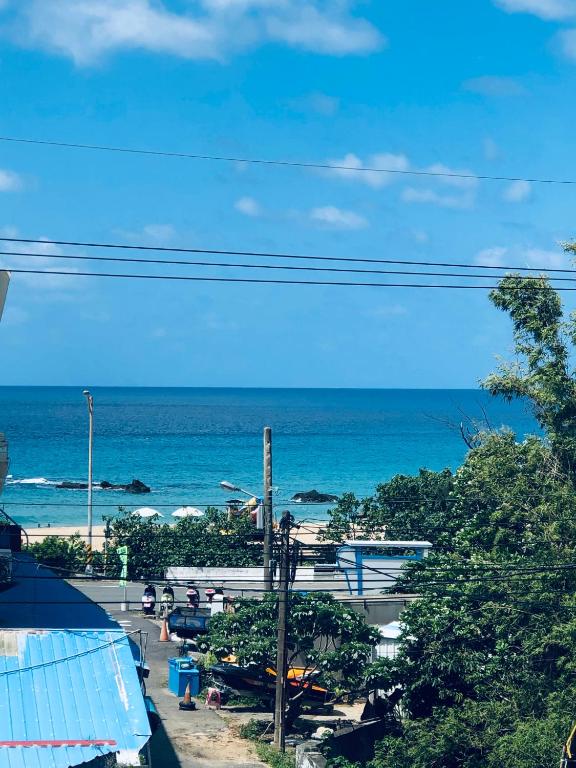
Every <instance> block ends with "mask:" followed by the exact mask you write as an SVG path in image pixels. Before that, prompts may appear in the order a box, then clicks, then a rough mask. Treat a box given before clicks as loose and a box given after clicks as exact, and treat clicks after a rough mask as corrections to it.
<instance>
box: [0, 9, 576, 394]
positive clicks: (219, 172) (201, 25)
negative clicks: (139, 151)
mask: <svg viewBox="0 0 576 768" xmlns="http://www.w3.org/2000/svg"><path fill="white" fill-rule="evenodd" d="M575 85H576V0H466V2H462V0H444V1H441V2H438V3H431V2H429V0H404V2H402V3H392V2H389V0H378V1H376V0H373V1H371V0H359V1H358V2H353V1H352V0H331V2H323V1H322V0H165V2H161V1H160V0H0V104H1V105H2V107H1V110H0V134H1V135H4V136H16V137H24V138H36V139H53V140H58V141H68V142H82V143H92V144H111V145H116V146H119V145H120V146H131V147H141V148H144V149H165V150H169V151H176V152H179V151H181V152H192V153H206V154H211V155H233V156H236V157H253V158H254V157H257V158H271V159H286V160H304V161H317V162H324V163H328V164H333V163H338V162H339V163H344V164H346V165H351V166H354V167H362V166H363V165H369V166H375V167H378V166H380V167H386V168H398V169H408V170H410V169H412V170H426V169H432V170H434V169H436V170H438V169H439V170H442V169H449V170H452V171H468V172H471V173H474V174H489V175H497V176H502V175H504V176H508V175H509V176H528V177H546V178H550V177H557V178H576V159H575V158H574V156H573V152H572V148H573V144H574V138H573V135H574V124H575V117H576V116H575V114H574V113H575V112H576V107H575V106H574V103H573V99H572V94H573V93H574V87H575ZM575 198H576V187H572V186H552V185H536V184H527V183H513V184H510V183H505V182H489V181H482V182H474V181H465V180H459V181H457V180H454V179H452V180H450V179H444V180H442V179H440V178H438V179H434V178H422V177H412V176H391V175H385V174H379V175H370V174H362V173H354V172H338V171H335V170H333V171H315V170H306V169H298V168H280V167H270V166H267V167H262V166H247V165H239V164H236V163H223V162H205V161H192V160H186V159H175V158H159V157H143V156H136V155H127V154H117V153H109V154H108V153H99V152H89V151H80V150H65V149H58V148H50V147H40V146H32V145H22V144H10V143H3V142H0V229H1V230H2V231H3V232H4V233H5V234H6V235H7V236H18V235H19V236H22V237H33V238H49V239H71V240H84V241H112V242H118V243H141V244H148V245H167V246H176V247H182V246H183V247H193V248H195V247H208V248H233V249H238V250H267V251H282V252H292V253H306V254H312V255H322V256H339V257H342V256H345V257H348V256H350V257H362V258H395V259H419V260H426V261H430V260H432V261H455V262H461V263H468V264H474V263H491V264H517V265H528V266H543V267H546V266H562V265H566V266H570V262H569V260H568V258H567V257H566V256H564V255H563V254H562V252H561V249H560V248H559V247H558V243H559V242H560V241H565V240H568V239H570V238H571V237H573V236H574V234H575V233H574V225H573V210H574V202H575ZM41 250H43V252H45V253H46V254H53V255H54V261H43V262H41V264H42V267H44V268H49V267H50V266H56V265H58V266H61V264H62V263H61V262H58V261H57V259H56V256H57V255H58V253H66V252H68V253H87V250H86V249H82V248H74V249H72V248H69V249H68V250H66V249H61V250H58V249H57V248H54V247H51V246H48V245H46V246H41ZM0 259H1V260H2V261H0V264H3V265H4V266H7V265H11V266H13V267H22V266H32V264H33V262H34V266H37V265H38V263H39V260H33V259H30V258H29V257H25V256H18V257H8V256H4V257H3V256H0ZM230 260H231V261H232V260H233V259H230ZM253 261H257V260H253ZM65 266H66V268H67V269H72V270H74V269H81V268H84V266H85V265H82V266H81V267H78V266H77V265H74V264H71V263H68V264H66V265H65ZM340 266H342V265H340ZM96 269H98V270H100V271H105V267H104V266H101V267H96ZM156 269H157V270H158V271H161V269H164V271H165V272H166V273H168V274H182V273H184V272H185V271H186V268H183V267H180V268H171V267H170V268H166V267H164V268H158V267H157V268H156ZM151 270H152V268H151V267H148V268H146V271H148V272H150V271H151ZM119 271H126V268H122V269H121V270H119ZM131 271H134V270H131ZM189 273H190V274H199V273H200V269H198V270H196V272H189ZM202 273H203V274H213V275H224V274H226V275H230V276H234V275H236V274H238V272H235V271H234V270H225V269H222V268H212V269H204V270H203V271H202ZM368 277H370V276H368ZM380 277H381V278H382V276H380ZM352 278H353V276H352ZM328 279H332V278H331V277H330V276H328ZM375 279H378V276H376V278H375ZM385 279H386V278H385V276H384V278H383V280H385ZM565 296H566V303H567V306H568V308H570V309H572V308H574V305H575V300H573V299H572V298H571V294H565ZM510 347H511V334H510V327H509V324H508V322H507V319H506V318H505V317H504V316H502V315H500V314H499V313H498V312H497V311H496V310H495V309H494V308H492V306H491V305H490V303H489V301H488V298H487V293H486V292H485V291H449V292H448V291H438V292H436V291H423V290H420V291H411V290H409V289H395V288H389V289H386V288H381V289H376V288H370V289H364V288H336V287H332V288H330V287H306V286H300V287H291V286H269V285H260V286H257V285H252V286H250V285H245V286H243V285H218V284H210V283H204V284H202V283H197V284H194V283H169V282H166V283H164V282H158V281H155V282H152V283H147V282H144V281H142V282H139V281H121V280H114V281H112V280H105V279H97V280H96V279H92V280H89V279H86V278H82V277H79V276H74V275H72V276H70V277H67V276H66V277H55V276H42V275H39V276H24V275H20V276H19V275H14V276H13V280H12V284H11V287H10V291H9V294H8V300H7V306H6V310H5V314H4V318H3V320H2V324H1V326H0V354H1V355H2V365H1V373H0V383H2V384H70V385H98V384H101V385H104V384H108V385H143V386H145V385H146V386H153V385H165V386H170V385H182V386H336V387H363V386H365V387H466V386H475V385H476V383H477V382H478V380H479V379H480V378H481V377H483V376H484V375H486V373H488V372H489V371H490V370H491V369H492V368H493V367H494V365H495V355H497V354H499V355H504V356H506V355H507V354H508V353H509V351H510Z"/></svg>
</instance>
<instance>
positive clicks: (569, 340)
mask: <svg viewBox="0 0 576 768" xmlns="http://www.w3.org/2000/svg"><path fill="white" fill-rule="evenodd" d="M567 248H568V249H569V250H575V247H574V246H567ZM490 298H491V300H492V302H493V304H494V305H495V306H496V307H498V309H502V310H503V311H504V312H507V313H508V315H509V316H510V318H511V320H512V323H513V327H514V340H515V354H516V359H515V360H514V361H513V362H510V363H502V364H501V366H500V368H499V370H498V371H497V372H496V373H493V374H492V375H490V376H488V378H487V379H486V380H485V381H484V383H483V386H484V387H485V388H486V389H488V391H490V392H491V393H492V394H494V395H500V396H502V397H504V398H506V399H507V400H512V399H514V398H521V399H523V400H526V401H527V402H529V403H530V405H531V407H532V410H533V412H534V415H535V416H536V418H537V420H538V422H539V424H540V425H541V427H542V429H543V430H544V431H545V432H546V436H547V438H548V440H549V441H550V445H551V447H552V451H553V453H554V455H555V456H556V457H557V458H558V460H559V461H560V464H561V466H562V467H563V469H564V470H565V471H566V472H567V473H568V475H569V476H570V477H571V478H572V479H573V480H574V479H576V464H575V462H576V380H575V378H574V369H573V367H572V364H571V361H572V359H573V355H574V345H575V343H576V315H575V314H572V315H571V316H570V317H569V318H565V317H564V313H563V308H562V303H561V301H560V297H559V295H558V293H557V291H555V290H554V288H553V287H552V286H551V285H550V283H549V281H548V280H547V279H546V278H545V277H540V278H532V279H526V278H525V277H522V276H520V275H518V274H511V275H507V276H506V277H504V278H503V279H502V280H501V282H500V284H499V286H498V288H496V289H495V290H494V291H492V292H491V294H490Z"/></svg>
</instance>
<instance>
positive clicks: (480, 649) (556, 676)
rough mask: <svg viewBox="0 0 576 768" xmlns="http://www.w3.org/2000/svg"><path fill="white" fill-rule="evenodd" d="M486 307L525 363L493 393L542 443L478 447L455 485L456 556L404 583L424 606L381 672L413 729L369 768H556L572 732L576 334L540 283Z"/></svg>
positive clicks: (515, 282) (505, 374) (507, 369)
mask: <svg viewBox="0 0 576 768" xmlns="http://www.w3.org/2000/svg"><path fill="white" fill-rule="evenodd" d="M491 298H492V301H493V303H494V304H495V306H497V307H498V308H500V309H503V310H504V311H506V312H507V313H508V314H509V315H510V317H511V319H512V322H513V325H514V334H515V345H516V360H515V361H514V363H512V364H503V365H502V366H501V367H500V369H499V371H498V372H497V373H496V374H494V375H492V376H490V377H488V379H487V380H486V382H485V386H486V387H487V388H488V389H489V391H490V392H492V393H493V394H495V395H501V396H504V397H505V398H507V399H512V398H522V399H524V400H526V401H527V402H528V403H529V404H530V406H531V407H532V408H533V411H534V413H535V416H536V418H537V419H538V421H539V424H540V426H541V427H542V430H543V432H544V435H543V437H536V436H533V437H528V438H527V439H525V440H524V441H523V442H522V443H518V442H516V440H515V437H514V435H513V434H512V433H510V432H500V433H496V434H494V433H493V434H488V435H483V436H481V438H480V440H479V441H478V444H477V447H476V448H474V449H473V450H471V451H470V453H469V454H468V457H467V458H466V461H465V462H464V464H463V465H462V466H461V467H460V468H459V469H458V470H457V471H456V472H455V474H454V476H453V478H452V488H451V491H450V494H451V499H452V507H451V515H452V519H453V521H454V525H455V530H453V532H452V533H453V535H452V539H451V545H450V546H449V547H445V548H443V549H442V548H440V547H436V548H435V549H434V550H433V552H432V554H431V556H430V557H429V558H427V559H426V560H425V561H423V562H421V563H418V564H416V565H415V566H411V567H410V568H409V569H408V570H407V572H406V573H405V575H404V577H403V580H402V583H401V584H400V587H401V588H402V589H405V590H407V591H410V592H415V593H419V594H420V595H422V597H421V599H419V600H418V601H416V602H414V603H413V604H412V605H411V606H410V607H409V608H408V609H407V610H406V611H405V613H404V614H403V617H402V618H403V626H404V630H403V636H402V643H401V648H400V653H399V655H398V657H397V658H396V659H394V660H383V661H381V662H380V663H379V665H378V668H377V669H374V670H373V674H374V675H376V679H377V680H378V682H379V685H381V686H382V687H392V686H397V685H399V686H401V687H402V689H403V690H404V697H403V700H402V701H403V708H404V713H405V717H404V719H403V721H402V727H403V735H402V736H401V737H395V736H388V737H387V738H386V739H385V740H384V741H382V742H381V743H380V745H379V748H378V751H377V754H376V757H375V758H374V761H373V765H372V768H400V767H401V766H402V768H404V766H406V765H411V766H414V767H415V768H424V766H426V768H480V767H481V766H482V768H485V767H486V768H496V767H497V766H498V768H499V767H500V766H503V765H514V766H520V767H521V768H552V766H557V765H558V763H559V758H560V753H561V749H562V743H563V741H564V740H565V739H566V737H567V735H568V732H569V729H570V725H571V722H572V721H573V720H574V719H575V718H576V706H575V705H574V703H573V702H574V694H575V693H576V691H575V684H574V680H575V677H574V674H575V672H576V611H575V608H576V599H575V597H574V595H576V491H575V478H576V473H575V469H576V465H575V462H574V459H575V457H576V380H575V378H574V371H573V370H572V367H571V359H572V356H573V351H574V350H573V345H574V343H575V342H576V325H575V320H574V318H569V319H568V320H565V319H564V316H563V312H562V306H561V303H560V300H559V298H558V295H557V293H556V292H555V291H554V290H553V289H552V288H551V286H550V285H549V283H548V281H547V280H546V279H544V278H539V279H537V280H532V281H530V282H528V281H526V280H523V279H521V277H519V276H517V275H510V276H508V277H506V278H504V279H503V280H502V281H501V283H500V286H499V287H498V289H496V290H495V291H493V292H492V294H491ZM422 524H423V525H425V524H426V523H425V520H423V521H422Z"/></svg>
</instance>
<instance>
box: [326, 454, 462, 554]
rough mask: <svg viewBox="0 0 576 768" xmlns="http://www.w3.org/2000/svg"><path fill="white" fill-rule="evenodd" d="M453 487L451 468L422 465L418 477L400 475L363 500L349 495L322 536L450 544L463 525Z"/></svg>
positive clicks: (343, 497) (340, 538)
mask: <svg viewBox="0 0 576 768" xmlns="http://www.w3.org/2000/svg"><path fill="white" fill-rule="evenodd" d="M452 485H453V477H452V473H451V471H450V470H449V469H444V470H442V472H431V471H430V470H427V469H421V470H420V472H419V473H418V475H416V476H415V477H411V476H407V475H396V476H395V477H393V478H392V479H391V480H389V481H388V482H386V483H381V484H380V485H378V486H377V488H376V493H375V494H374V495H373V496H369V497H367V498H365V499H362V500H358V499H357V498H356V497H355V496H354V494H351V493H346V494H343V496H342V497H341V498H340V499H339V501H338V503H337V505H336V507H335V508H334V509H333V510H331V511H330V512H329V521H328V525H327V526H326V528H325V530H324V531H323V532H322V533H321V538H323V539H325V540H329V541H337V542H341V541H344V540H345V539H350V538H359V537H365V538H372V539H384V538H387V539H394V538H399V539H409V538H412V539H429V540H430V541H432V542H433V543H434V544H435V545H436V546H442V547H446V546H450V544H451V540H452V536H453V535H454V533H455V532H456V531H457V530H458V528H459V526H460V524H461V518H460V516H459V515H458V514H457V513H456V512H455V510H454V499H453V498H452Z"/></svg>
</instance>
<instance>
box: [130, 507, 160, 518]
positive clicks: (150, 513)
mask: <svg viewBox="0 0 576 768" xmlns="http://www.w3.org/2000/svg"><path fill="white" fill-rule="evenodd" d="M132 514H133V515H137V516H138V517H156V516H158V517H164V515H163V514H162V513H161V512H158V510H157V509H152V507H140V508H139V509H135V510H134V512H132Z"/></svg>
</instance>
